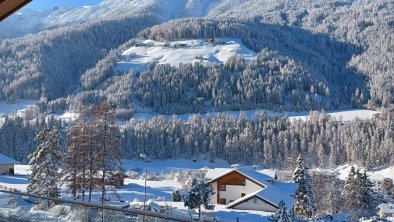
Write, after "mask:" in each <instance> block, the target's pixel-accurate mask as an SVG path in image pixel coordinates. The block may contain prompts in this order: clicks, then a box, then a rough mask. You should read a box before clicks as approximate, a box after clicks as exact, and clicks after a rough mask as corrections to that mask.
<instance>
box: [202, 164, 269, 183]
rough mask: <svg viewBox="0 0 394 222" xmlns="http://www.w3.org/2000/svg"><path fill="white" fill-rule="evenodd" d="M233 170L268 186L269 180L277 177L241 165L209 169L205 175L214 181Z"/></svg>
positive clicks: (207, 178) (210, 180)
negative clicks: (238, 166)
mask: <svg viewBox="0 0 394 222" xmlns="http://www.w3.org/2000/svg"><path fill="white" fill-rule="evenodd" d="M232 172H237V173H239V174H241V175H243V176H245V177H247V178H248V179H250V180H252V181H254V182H256V183H259V184H261V185H263V186H268V184H269V182H268V181H274V180H275V179H274V178H273V177H270V176H268V175H266V174H263V173H259V172H257V171H255V170H254V169H253V168H251V167H240V168H215V169H209V170H208V172H207V174H206V175H205V179H206V180H208V181H209V182H213V181H215V180H217V179H219V178H221V177H223V176H225V175H227V174H229V173H232Z"/></svg>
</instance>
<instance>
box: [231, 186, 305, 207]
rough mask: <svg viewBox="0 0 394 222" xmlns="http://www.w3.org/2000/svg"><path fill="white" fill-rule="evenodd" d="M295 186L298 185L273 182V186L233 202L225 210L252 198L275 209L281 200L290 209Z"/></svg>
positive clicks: (292, 203)
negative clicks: (256, 198) (263, 201)
mask: <svg viewBox="0 0 394 222" xmlns="http://www.w3.org/2000/svg"><path fill="white" fill-rule="evenodd" d="M277 185H279V186H277ZM297 186H298V185H297V184H296V183H283V182H275V183H274V184H271V185H269V186H267V187H265V188H263V189H260V190H257V191H256V192H253V193H250V194H248V195H246V196H244V197H242V198H240V199H238V200H236V201H234V202H231V203H230V204H229V205H228V206H227V208H232V207H234V206H236V205H238V204H240V203H242V202H244V201H245V200H248V199H250V198H252V197H258V198H260V199H263V200H265V201H266V202H268V203H270V204H272V205H274V206H276V207H278V206H279V202H280V201H282V200H283V202H285V204H286V207H287V209H291V208H293V205H294V194H295V191H296V189H297Z"/></svg>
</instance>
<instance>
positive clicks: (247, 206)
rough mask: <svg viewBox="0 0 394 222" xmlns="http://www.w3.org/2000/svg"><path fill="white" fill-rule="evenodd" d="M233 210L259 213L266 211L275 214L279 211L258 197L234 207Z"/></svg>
mask: <svg viewBox="0 0 394 222" xmlns="http://www.w3.org/2000/svg"><path fill="white" fill-rule="evenodd" d="M233 209H238V210H259V211H266V212H275V211H276V210H277V208H276V207H273V206H272V205H270V204H268V203H266V202H264V201H262V200H261V199H259V198H257V197H253V198H251V199H249V200H248V201H245V202H242V203H240V204H238V205H236V206H234V207H233Z"/></svg>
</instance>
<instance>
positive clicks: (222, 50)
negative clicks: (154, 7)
mask: <svg viewBox="0 0 394 222" xmlns="http://www.w3.org/2000/svg"><path fill="white" fill-rule="evenodd" d="M215 41H216V42H217V43H215V44H210V43H207V42H205V41H204V40H202V39H194V40H185V41H172V42H166V43H165V42H157V41H153V40H144V41H140V42H139V44H137V45H134V46H133V47H131V48H129V49H127V50H126V51H124V52H123V53H122V54H121V59H120V61H119V64H118V66H117V67H116V70H119V71H125V72H126V71H128V70H130V69H133V70H134V71H136V70H140V71H142V70H143V69H145V67H146V66H147V64H149V63H151V62H157V63H159V64H170V65H171V66H173V67H179V64H181V63H183V64H187V63H195V62H201V63H213V62H216V63H219V62H222V63H223V62H226V61H227V59H228V58H229V57H231V56H235V55H242V56H244V58H245V60H246V61H251V60H255V59H256V53H255V52H253V51H251V50H250V49H248V48H246V46H244V45H243V44H242V42H241V41H240V40H239V39H230V38H224V39H215Z"/></svg>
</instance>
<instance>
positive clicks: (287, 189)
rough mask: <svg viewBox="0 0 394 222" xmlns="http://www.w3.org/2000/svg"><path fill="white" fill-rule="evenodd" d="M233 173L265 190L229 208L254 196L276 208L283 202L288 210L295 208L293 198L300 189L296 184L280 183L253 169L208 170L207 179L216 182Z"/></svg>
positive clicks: (256, 192) (249, 195)
mask: <svg viewBox="0 0 394 222" xmlns="http://www.w3.org/2000/svg"><path fill="white" fill-rule="evenodd" d="M231 172H237V173H239V174H241V175H244V176H245V177H246V178H248V179H250V180H252V181H254V182H257V183H259V184H262V185H263V186H265V187H264V188H263V189H259V190H256V191H255V192H253V193H250V194H248V195H245V196H244V197H242V198H240V199H237V200H235V201H234V202H232V203H230V204H229V205H228V208H231V207H233V206H235V205H237V204H239V203H242V202H243V201H245V200H248V199H250V198H252V197H254V196H256V197H259V198H260V199H263V200H265V201H267V202H269V203H271V204H273V205H275V206H278V205H279V202H280V201H281V200H283V201H284V202H285V204H286V206H287V208H288V209H291V208H292V207H293V205H294V197H293V196H294V194H295V192H296V189H297V187H298V185H297V184H296V183H285V182H279V181H277V180H275V179H274V178H273V177H271V176H268V175H266V174H264V173H261V172H257V171H255V170H254V169H253V168H251V167H240V168H215V169H210V170H208V172H207V174H206V176H205V179H206V180H209V181H215V180H217V179H219V178H220V177H223V176H225V175H227V174H229V173H231Z"/></svg>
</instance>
